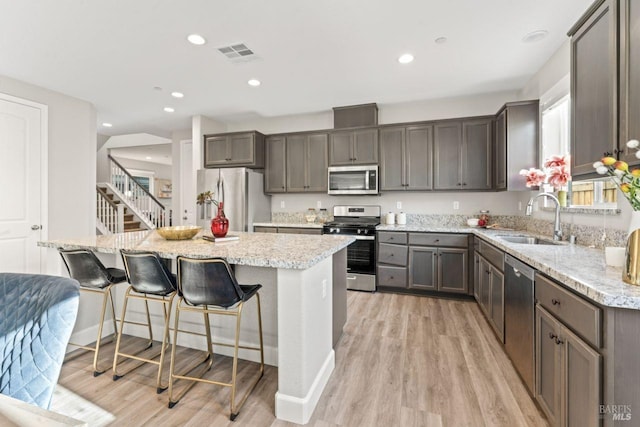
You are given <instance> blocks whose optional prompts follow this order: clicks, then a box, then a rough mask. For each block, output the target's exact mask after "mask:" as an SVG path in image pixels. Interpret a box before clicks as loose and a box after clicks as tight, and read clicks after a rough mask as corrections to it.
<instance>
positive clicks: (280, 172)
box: [264, 136, 287, 193]
mask: <svg viewBox="0 0 640 427" xmlns="http://www.w3.org/2000/svg"><path fill="white" fill-rule="evenodd" d="M264 144H265V147H264V151H265V153H264V154H265V167H264V192H265V193H285V192H286V191H287V187H286V185H287V181H286V179H287V162H286V158H287V141H286V138H285V137H284V136H269V137H267V139H266V140H265V143H264Z"/></svg>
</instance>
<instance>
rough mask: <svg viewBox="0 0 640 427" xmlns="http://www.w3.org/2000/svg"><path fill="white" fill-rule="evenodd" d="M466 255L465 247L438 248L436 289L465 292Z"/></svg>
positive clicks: (466, 282)
mask: <svg viewBox="0 0 640 427" xmlns="http://www.w3.org/2000/svg"><path fill="white" fill-rule="evenodd" d="M467 256H468V251H467V249H454V248H451V249H443V248H440V249H438V290H440V291H443V292H456V293H461V294H466V293H467V290H468V289H469V284H468V280H469V279H468V274H467V265H468V260H467Z"/></svg>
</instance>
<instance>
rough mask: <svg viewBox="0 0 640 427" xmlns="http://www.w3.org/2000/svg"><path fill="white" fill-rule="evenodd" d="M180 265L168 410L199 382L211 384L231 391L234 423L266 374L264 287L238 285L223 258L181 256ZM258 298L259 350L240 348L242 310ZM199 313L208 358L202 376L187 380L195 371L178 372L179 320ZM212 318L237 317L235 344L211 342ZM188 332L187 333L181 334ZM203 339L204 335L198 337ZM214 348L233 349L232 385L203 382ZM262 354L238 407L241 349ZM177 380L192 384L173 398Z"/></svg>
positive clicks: (205, 360)
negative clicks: (246, 303) (255, 374)
mask: <svg viewBox="0 0 640 427" xmlns="http://www.w3.org/2000/svg"><path fill="white" fill-rule="evenodd" d="M177 264H178V293H179V295H180V299H179V300H178V304H177V305H176V319H175V328H174V338H173V347H172V350H171V367H170V374H169V408H172V407H173V406H175V405H176V404H177V403H178V402H179V401H180V399H181V398H182V397H183V396H184V395H185V393H186V392H187V391H189V389H191V387H193V385H195V383H196V382H205V383H209V384H216V385H221V386H224V387H231V401H230V407H231V414H230V416H229V418H230V419H231V421H233V420H235V418H236V417H237V416H238V412H239V411H240V408H241V407H242V405H243V404H244V402H245V401H246V400H247V397H249V394H250V393H251V392H252V391H253V389H254V388H255V386H256V384H258V381H260V378H262V375H263V374H264V346H263V342H262V314H261V311H260V294H258V290H259V289H260V288H261V287H262V285H247V286H245V285H239V284H238V282H237V281H236V278H235V276H234V274H233V272H232V271H231V267H230V266H229V264H228V263H227V261H225V260H224V259H222V258H209V259H193V258H186V257H182V256H179V257H178V258H177ZM254 295H255V296H256V298H257V304H258V331H259V335H260V347H248V346H241V345H240V321H241V320H242V308H243V306H244V303H245V302H247V301H248V300H249V299H251V298H252V297H253V296H254ZM182 311H190V312H200V313H203V314H204V324H205V329H206V330H205V334H204V335H205V336H206V338H207V353H206V358H205V359H204V361H203V362H201V364H202V363H204V362H207V363H206V364H205V369H204V370H203V371H202V372H201V373H200V375H199V376H187V375H186V374H188V373H191V372H192V371H193V370H194V369H195V368H196V367H197V366H196V367H194V368H192V369H190V370H189V371H188V372H186V373H185V375H178V374H176V372H175V359H176V343H177V340H178V324H179V320H180V312H182ZM210 314H219V315H224V316H235V317H236V329H235V344H234V345H230V344H225V343H214V342H212V340H211V327H210V323H209V315H210ZM180 332H185V331H180ZM199 335H202V334H199ZM213 344H215V345H222V346H226V347H233V348H234V353H233V370H232V374H231V382H230V383H224V382H220V381H211V380H207V379H204V378H202V375H204V373H205V372H206V371H208V370H209V369H210V368H211V365H212V364H213ZM240 348H243V349H247V350H256V351H260V370H259V373H258V375H257V376H256V378H255V380H254V382H253V383H252V384H251V385H250V386H249V389H248V390H247V392H246V393H245V395H244V396H243V397H242V398H241V399H240V402H239V403H238V404H237V405H236V379H237V378H236V374H237V370H238V349H240ZM176 379H182V380H189V381H191V383H190V384H189V385H187V386H186V387H185V388H184V389H183V390H182V392H181V393H180V394H178V395H174V390H173V386H174V384H173V383H174V381H175V380H176Z"/></svg>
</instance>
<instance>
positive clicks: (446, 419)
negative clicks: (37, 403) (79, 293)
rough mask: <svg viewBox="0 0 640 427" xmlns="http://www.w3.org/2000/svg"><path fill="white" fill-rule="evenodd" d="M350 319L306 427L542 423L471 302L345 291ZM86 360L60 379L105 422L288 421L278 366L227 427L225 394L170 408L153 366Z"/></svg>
mask: <svg viewBox="0 0 640 427" xmlns="http://www.w3.org/2000/svg"><path fill="white" fill-rule="evenodd" d="M348 314H349V318H348V321H347V324H346V326H345V331H344V335H343V337H342V338H341V340H340V342H339V344H338V346H337V348H336V369H335V371H334V372H333V374H332V376H331V379H330V381H329V383H328V385H327V387H326V389H325V391H324V393H323V395H322V397H321V399H320V402H319V403H318V406H317V408H316V410H315V412H314V414H313V417H312V419H311V421H310V423H309V424H308V425H310V426H315V427H330V426H385V427H386V426H403V427H404V426H407V427H411V426H474V427H475V426H536V427H537V426H545V425H547V423H546V421H545V419H544V417H543V415H542V414H541V412H540V411H539V410H538V409H537V407H536V406H535V404H534V402H533V401H532V399H531V398H530V397H529V395H528V394H527V392H526V390H525V387H524V385H523V384H522V382H521V381H520V379H519V378H518V376H517V374H516V372H515V370H514V369H513V367H512V365H511V362H510V361H509V359H508V357H507V355H506V354H505V353H504V351H503V349H502V347H501V345H500V344H499V343H498V341H497V339H496V338H495V337H494V335H493V333H492V331H491V329H490V327H489V325H488V324H487V322H486V320H485V319H484V317H483V316H482V313H481V312H480V309H479V308H478V306H477V304H476V303H475V302H472V301H455V300H448V299H435V298H426V297H416V296H407V295H394V294H382V293H376V294H369V293H363V292H349V294H348ZM130 341H131V343H130V344H131V345H133V344H136V343H135V342H133V340H130ZM112 349H113V346H112V345H109V346H106V347H105V351H112ZM179 350H180V353H179V354H180V355H181V359H182V360H183V363H184V364H188V363H192V362H193V361H194V360H196V358H198V357H200V353H198V352H197V351H194V350H190V349H186V348H180V349H179ZM104 354H105V356H106V355H108V354H109V353H107V352H105V353H104ZM90 357H91V356H90V354H86V355H82V356H79V357H77V358H75V359H74V360H71V361H69V362H67V363H65V365H64V367H63V369H62V374H61V377H60V381H59V383H60V384H61V385H62V386H63V387H65V388H66V389H68V390H69V391H71V392H72V393H75V394H77V395H79V396H81V397H82V398H84V399H86V400H87V401H89V402H92V403H93V404H94V405H97V406H98V407H100V408H102V410H104V411H106V412H108V413H110V414H111V416H112V417H115V420H113V421H112V422H110V423H108V424H107V425H113V426H123V425H126V426H140V425H150V426H151V425H153V426H183V425H184V426H203V425H207V426H236V427H239V426H251V427H253V426H257V427H259V426H265V427H266V426H274V427H281V426H290V425H293V424H290V423H285V422H282V421H278V420H276V419H275V417H274V415H273V414H274V395H275V392H276V390H277V369H276V368H273V367H268V366H267V367H266V370H265V376H264V378H263V379H262V380H261V381H260V383H259V384H258V386H257V388H256V389H255V390H254V392H253V393H252V394H251V396H249V399H248V400H247V403H246V404H245V406H244V407H243V408H242V410H241V412H240V415H239V416H238V418H237V419H236V421H235V422H230V421H229V418H228V416H229V405H228V398H229V389H228V388H222V387H216V386H212V385H208V384H196V386H195V387H194V388H193V389H191V391H189V392H188V393H187V395H186V396H185V397H184V398H183V399H182V400H181V401H180V403H179V404H178V405H176V406H175V407H174V408H173V409H168V408H167V399H168V394H167V392H164V393H162V394H160V395H158V394H156V392H155V367H154V366H151V365H146V366H143V367H141V368H139V369H137V370H135V371H133V372H132V373H130V374H128V375H126V376H125V377H124V378H122V379H120V380H119V381H116V382H114V381H113V380H112V378H111V373H110V372H107V373H105V374H103V375H102V376H100V377H97V378H94V377H93V376H92V374H91V367H90ZM230 366H231V365H230V359H229V358H226V357H223V356H219V357H218V356H217V357H216V362H215V364H214V367H213V369H212V371H211V372H210V373H209V374H208V378H216V379H222V380H225V381H226V380H228V378H229V377H230V375H227V376H225V375H226V374H227V373H229V372H230ZM167 369H168V364H167ZM240 369H241V371H240V374H239V378H243V377H244V378H247V377H248V376H250V375H251V374H252V373H253V372H255V369H256V365H255V364H252V363H249V362H243V363H242V364H241V365H240ZM221 371H222V372H221ZM179 385H180V384H178V386H179ZM241 392H242V391H240V393H241ZM67 399H69V397H64V398H62V397H57V398H54V401H53V404H52V408H51V409H52V410H55V411H58V412H62V413H65V408H67V410H68V411H69V412H71V413H69V412H66V413H67V414H68V415H70V416H76V417H77V418H80V419H82V415H83V414H78V413H73V410H70V409H68V408H72V405H71V404H70V403H69V402H68V401H67ZM84 416H87V414H84ZM88 417H89V418H90V419H87V421H89V425H101V422H100V421H99V420H98V418H99V417H97V416H88ZM112 419H113V418H112ZM102 425H104V423H102Z"/></svg>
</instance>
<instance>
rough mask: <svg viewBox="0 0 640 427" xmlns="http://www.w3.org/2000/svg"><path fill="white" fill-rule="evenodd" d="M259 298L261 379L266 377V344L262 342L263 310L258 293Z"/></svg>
mask: <svg viewBox="0 0 640 427" xmlns="http://www.w3.org/2000/svg"><path fill="white" fill-rule="evenodd" d="M256 298H258V333H259V334H260V378H262V375H264V343H263V342H262V308H261V306H260V294H259V293H256Z"/></svg>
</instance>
